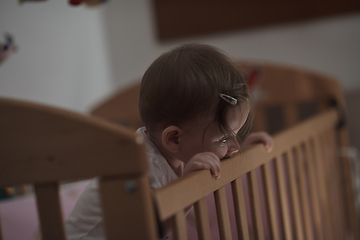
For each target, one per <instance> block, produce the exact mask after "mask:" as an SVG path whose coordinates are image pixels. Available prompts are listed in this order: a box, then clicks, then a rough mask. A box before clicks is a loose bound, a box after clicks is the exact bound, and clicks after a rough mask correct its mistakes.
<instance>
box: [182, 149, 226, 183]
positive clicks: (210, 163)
mask: <svg viewBox="0 0 360 240" xmlns="http://www.w3.org/2000/svg"><path fill="white" fill-rule="evenodd" d="M205 169H209V170H210V172H211V175H213V176H214V177H215V178H219V177H220V159H219V158H218V156H216V155H215V153H212V152H203V153H198V154H195V155H194V156H193V157H192V158H190V160H189V162H188V163H187V164H186V165H185V168H184V175H185V174H187V173H190V172H194V171H197V170H205Z"/></svg>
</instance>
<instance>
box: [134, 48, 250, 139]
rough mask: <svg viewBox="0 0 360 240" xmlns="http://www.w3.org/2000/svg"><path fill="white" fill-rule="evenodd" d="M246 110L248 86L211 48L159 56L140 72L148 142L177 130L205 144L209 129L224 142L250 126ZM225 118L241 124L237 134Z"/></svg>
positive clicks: (141, 102) (143, 116)
mask: <svg viewBox="0 0 360 240" xmlns="http://www.w3.org/2000/svg"><path fill="white" fill-rule="evenodd" d="M250 104H251V103H250V93H249V89H248V87H247V84H246V82H245V81H244V79H243V77H242V75H241V73H240V71H239V69H238V67H236V66H235V65H234V63H233V62H232V61H231V60H230V59H229V58H228V57H226V56H225V55H224V54H223V53H221V52H220V51H219V50H218V49H217V48H215V47H212V46H208V45H199V44H187V45H183V46H180V47H177V48H175V49H173V50H171V51H169V52H167V53H164V54H163V55H161V56H160V57H159V58H157V59H156V60H155V61H154V62H153V63H152V64H151V66H150V67H149V68H148V70H147V71H146V72H145V74H144V76H143V79H142V83H141V88H140V103H139V110H140V116H141V119H142V121H143V123H144V124H145V127H146V129H147V133H148V135H149V136H150V137H151V138H152V139H156V138H161V137H162V133H163V132H164V130H166V129H167V128H168V127H170V126H176V127H179V129H181V130H184V131H186V129H187V130H188V131H198V132H199V133H200V134H201V132H202V136H203V137H202V141H204V137H205V132H204V131H206V130H208V128H214V129H213V130H214V131H218V132H219V134H221V135H223V136H224V137H227V138H236V137H239V136H242V134H241V133H243V131H242V130H246V129H248V127H247V126H248V125H249V123H250V122H251V121H250V118H249V117H248V115H249V109H250ZM235 110H236V113H235V112H234V111H235ZM230 115H231V116H232V117H237V118H239V117H240V118H242V120H243V122H244V123H245V122H246V123H245V124H244V126H240V128H241V131H239V132H237V130H239V129H237V128H234V127H233V126H231V125H233V124H231V122H229V116H230ZM240 120H241V119H239V121H240ZM210 125H212V127H210ZM215 129H217V130H215ZM235 129H237V130H236V131H234V130H235ZM219 141H221V139H219Z"/></svg>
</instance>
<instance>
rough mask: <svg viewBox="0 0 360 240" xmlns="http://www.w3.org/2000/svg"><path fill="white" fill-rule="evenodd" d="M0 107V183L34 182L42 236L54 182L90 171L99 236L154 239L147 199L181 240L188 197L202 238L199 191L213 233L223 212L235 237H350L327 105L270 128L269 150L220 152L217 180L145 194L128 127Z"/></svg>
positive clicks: (52, 226)
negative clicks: (100, 218) (212, 212)
mask: <svg viewBox="0 0 360 240" xmlns="http://www.w3.org/2000/svg"><path fill="white" fill-rule="evenodd" d="M0 116H1V118H0V140H1V142H0V143H1V144H0V185H1V186H3V185H4V186H6V185H13V184H34V186H35V193H36V199H37V205H38V213H39V219H40V224H41V232H42V237H43V239H44V240H47V239H52V240H53V239H59V240H62V239H66V237H65V233H64V227H63V218H62V213H61V211H60V208H61V204H60V202H59V193H58V185H59V183H60V182H61V181H64V180H65V181H68V180H76V179H86V178H93V177H97V176H99V185H100V197H101V200H102V204H103V213H104V225H105V230H106V232H107V238H108V239H119V238H121V239H158V236H157V228H156V218H155V213H154V212H155V211H154V207H155V209H156V210H157V211H158V217H159V220H160V221H165V220H167V219H172V220H173V221H172V222H173V225H174V226H173V230H174V233H173V234H174V237H175V239H179V240H180V239H186V238H187V234H186V225H185V216H184V215H185V214H184V209H185V208H187V207H189V206H192V205H194V209H195V213H196V222H197V233H198V236H199V239H211V238H212V236H210V235H211V229H210V225H209V217H208V215H209V212H208V210H209V209H208V207H207V202H206V200H205V198H206V196H208V195H209V194H213V195H214V197H215V202H216V204H215V205H216V212H217V220H218V223H219V224H218V225H219V234H220V238H221V239H232V237H233V236H232V231H231V223H230V220H229V219H230V218H229V215H231V214H235V219H236V226H237V234H238V236H239V239H265V237H267V236H270V238H272V239H286V240H287V239H326V240H327V239H330V240H331V239H359V229H358V226H359V225H358V224H359V222H358V220H357V216H356V213H355V211H354V210H355V205H354V202H353V201H354V196H352V191H351V182H350V181H349V177H350V175H349V174H347V173H348V172H349V166H348V165H347V164H348V163H347V161H346V159H343V158H339V157H338V156H337V148H338V147H339V146H342V145H346V143H345V142H344V141H345V140H346V139H347V137H346V132H345V131H344V130H343V129H342V128H338V122H339V114H338V112H337V110H335V109H330V110H328V111H326V112H324V113H322V114H318V115H316V116H315V117H313V118H311V119H309V120H306V121H304V122H303V123H300V124H299V125H296V126H295V127H293V128H289V129H287V130H286V131H284V132H282V133H279V134H277V135H276V136H274V141H275V147H274V149H273V151H272V152H271V153H267V152H265V150H264V148H263V146H255V147H254V148H252V149H249V150H247V151H245V152H244V153H243V154H238V155H235V156H233V157H232V158H230V159H227V160H224V161H222V163H221V168H222V170H221V171H222V175H221V177H220V178H219V179H217V180H215V179H213V178H212V177H211V175H210V174H209V171H198V172H194V173H192V174H189V175H187V176H185V177H183V178H181V179H179V180H178V181H175V182H173V183H171V184H169V185H167V186H165V187H164V188H161V189H158V190H156V191H154V193H153V196H151V193H150V184H149V179H148V176H147V172H148V169H147V160H146V153H145V144H144V142H143V139H141V138H139V137H137V136H136V135H135V133H133V131H131V130H129V129H126V128H124V127H118V126H115V125H113V124H111V123H107V122H104V121H100V120H97V119H95V118H91V117H87V116H83V115H80V114H75V113H72V112H68V111H64V110H61V109H56V108H52V107H46V106H41V105H37V104H32V103H27V102H21V101H15V100H9V99H0ZM243 176H246V177H243ZM243 180H246V182H247V184H245V186H248V191H247V190H246V191H245V190H243V189H242V187H243ZM229 183H230V184H231V189H232V198H233V203H234V212H231V213H229V212H228V207H229V206H228V203H227V197H228V194H227V192H226V188H225V187H224V186H226V185H227V184H229ZM245 196H248V198H249V199H250V201H249V202H250V203H249V206H248V205H247V203H246V201H245ZM246 199H247V198H246ZM154 205H155V206H154ZM246 209H251V211H250V212H251V214H250V218H249V216H248V215H247V214H246ZM250 219H251V221H250ZM0 239H1V229H0Z"/></svg>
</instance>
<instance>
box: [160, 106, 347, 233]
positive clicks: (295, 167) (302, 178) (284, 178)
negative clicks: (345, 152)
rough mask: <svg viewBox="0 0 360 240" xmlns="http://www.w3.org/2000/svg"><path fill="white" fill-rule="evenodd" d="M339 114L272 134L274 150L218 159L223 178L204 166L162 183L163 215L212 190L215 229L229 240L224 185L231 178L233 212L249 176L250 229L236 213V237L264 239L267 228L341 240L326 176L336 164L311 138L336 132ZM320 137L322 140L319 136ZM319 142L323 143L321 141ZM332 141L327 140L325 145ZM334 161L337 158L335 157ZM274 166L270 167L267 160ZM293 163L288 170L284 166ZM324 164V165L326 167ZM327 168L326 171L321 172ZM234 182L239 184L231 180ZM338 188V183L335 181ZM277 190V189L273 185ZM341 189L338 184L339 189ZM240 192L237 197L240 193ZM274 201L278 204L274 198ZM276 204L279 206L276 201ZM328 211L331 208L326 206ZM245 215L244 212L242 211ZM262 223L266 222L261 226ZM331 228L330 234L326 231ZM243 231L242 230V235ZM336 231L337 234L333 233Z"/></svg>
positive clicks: (239, 204)
mask: <svg viewBox="0 0 360 240" xmlns="http://www.w3.org/2000/svg"><path fill="white" fill-rule="evenodd" d="M337 119H338V115H337V113H336V111H335V110H331V111H328V112H326V113H323V114H320V115H319V116H317V117H315V118H312V119H310V120H308V121H306V122H304V123H303V124H300V125H299V126H296V127H294V128H291V129H289V130H288V131H285V132H283V133H281V134H278V135H276V136H275V137H274V141H275V148H274V150H273V152H272V153H266V152H265V151H264V149H263V147H262V146H257V147H255V148H253V149H250V150H248V151H247V152H244V153H243V155H237V156H233V157H232V158H230V159H227V160H224V161H222V163H221V168H222V173H223V174H222V177H221V178H220V179H217V180H216V179H214V178H212V177H211V174H210V173H209V172H208V171H206V170H203V171H199V172H194V173H192V174H189V175H188V176H185V177H184V178H182V179H179V180H177V181H175V182H173V183H171V184H169V185H167V186H165V187H164V188H161V189H158V190H156V191H155V199H156V202H157V204H158V209H159V215H160V219H161V220H166V219H168V218H174V219H177V217H176V215H177V214H178V212H181V211H183V210H184V209H185V208H186V207H188V206H191V205H192V204H195V205H198V204H199V203H198V201H203V199H204V197H206V196H207V195H208V194H211V193H213V192H214V193H215V196H216V197H215V201H216V206H217V210H216V212H217V215H218V222H219V232H220V237H221V238H222V239H231V238H232V237H234V236H232V235H231V230H230V227H229V216H228V214H227V208H228V207H229V206H228V205H227V204H226V198H227V197H228V194H225V192H224V185H226V184H227V183H230V182H232V184H233V192H232V195H233V197H234V198H239V199H240V200H235V201H233V204H236V205H237V206H235V207H234V209H235V210H236V211H239V210H240V209H242V211H245V210H244V209H245V208H244V206H243V205H244V201H243V199H242V198H243V196H241V195H242V194H243V195H244V193H242V194H241V193H239V189H241V188H239V183H241V180H240V178H241V177H242V176H244V175H247V185H248V188H249V195H250V206H252V208H251V213H252V215H251V219H252V223H251V229H250V231H249V232H251V233H250V234H249V235H248V232H247V231H246V230H248V229H246V230H245V231H243V229H244V228H248V227H249V226H247V224H246V223H244V219H245V221H246V222H247V223H249V221H248V220H247V217H246V214H245V213H244V212H242V213H241V212H239V213H237V215H238V217H236V221H237V223H236V225H238V226H239V227H238V236H240V238H241V237H244V236H245V237H244V238H245V239H249V238H250V239H252V237H255V239H265V235H266V234H267V231H266V228H269V229H270V234H271V236H272V237H273V238H277V239H336V238H335V236H340V239H344V238H345V233H341V231H339V232H336V230H335V229H333V228H332V226H333V224H334V222H336V221H337V220H336V219H337V216H338V215H336V214H333V212H340V211H341V210H342V206H335V205H332V207H334V208H335V209H330V205H329V204H330V197H331V195H329V193H328V191H327V188H325V187H326V186H325V185H326V184H327V183H328V181H331V178H333V177H334V176H333V175H331V174H328V173H329V171H330V172H331V171H338V169H337V168H336V166H335V165H334V164H331V165H329V162H328V159H329V158H328V157H326V158H324V156H322V154H320V153H321V151H322V149H321V148H320V145H319V146H317V145H314V140H313V139H315V137H316V138H317V139H321V138H320V137H319V136H322V134H323V133H324V131H329V130H331V129H332V131H334V129H335V127H336V123H337ZM322 141H323V140H322ZM321 143H322V142H321ZM329 143H330V142H328V143H322V144H323V145H324V144H325V145H326V146H325V148H329V147H330V145H329ZM334 161H335V159H334ZM271 164H272V165H273V168H271V167H270V165H271ZM289 167H291V170H290V172H287V169H289ZM259 168H260V169H262V172H263V174H262V176H263V177H265V178H263V181H264V185H265V186H264V189H265V194H264V196H265V202H266V203H268V204H267V206H266V208H267V211H266V212H267V214H268V216H267V220H266V216H265V215H264V212H263V211H262V208H263V206H262V205H261V201H262V199H261V198H262V197H260V196H261V194H260V195H259V193H261V191H263V190H262V186H261V184H260V182H261V179H259V176H258V175H257V173H256V172H257V169H259ZM325 169H327V170H325ZM324 171H327V174H325V173H324ZM235 183H236V184H237V186H236V185H235ZM336 187H337V188H341V186H339V185H335V186H333V188H334V189H333V190H335V188H336ZM275 189H276V190H275ZM337 191H340V189H337ZM239 196H240V197H239ZM277 202H278V203H277ZM277 204H278V207H277V206H276V205H277ZM329 210H330V211H329ZM242 215H243V216H242ZM264 224H265V225H264ZM326 231H331V233H329V232H326ZM244 233H245V234H244ZM334 234H336V235H334Z"/></svg>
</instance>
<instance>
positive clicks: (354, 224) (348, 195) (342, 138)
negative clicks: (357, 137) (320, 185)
mask: <svg viewBox="0 0 360 240" xmlns="http://www.w3.org/2000/svg"><path fill="white" fill-rule="evenodd" d="M337 140H338V145H339V147H340V148H344V147H345V148H346V147H349V143H348V141H349V136H348V132H347V129H346V128H345V127H342V128H339V129H338V131H337ZM339 162H340V164H339V166H340V168H341V173H342V174H341V175H342V186H345V187H344V188H343V196H344V197H345V206H344V208H345V209H346V216H347V219H348V221H347V226H348V227H347V229H348V231H349V232H347V233H346V234H347V235H348V234H351V235H352V236H353V238H354V239H360V227H359V224H360V220H359V219H358V217H357V212H356V207H355V202H354V201H355V195H354V192H353V188H352V179H351V174H352V173H351V166H350V163H349V159H348V157H346V156H342V157H340V158H339Z"/></svg>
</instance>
